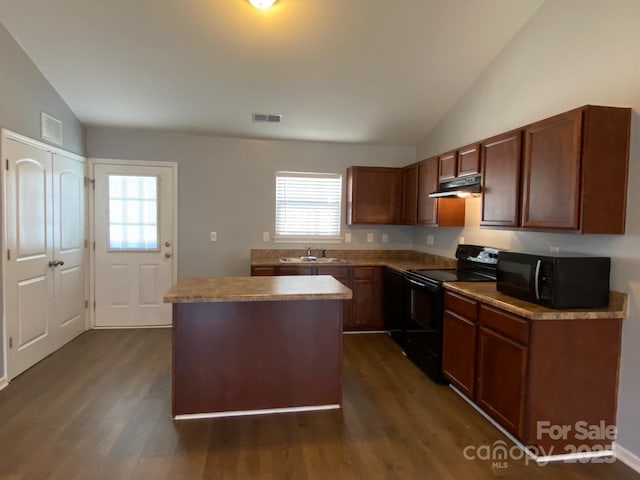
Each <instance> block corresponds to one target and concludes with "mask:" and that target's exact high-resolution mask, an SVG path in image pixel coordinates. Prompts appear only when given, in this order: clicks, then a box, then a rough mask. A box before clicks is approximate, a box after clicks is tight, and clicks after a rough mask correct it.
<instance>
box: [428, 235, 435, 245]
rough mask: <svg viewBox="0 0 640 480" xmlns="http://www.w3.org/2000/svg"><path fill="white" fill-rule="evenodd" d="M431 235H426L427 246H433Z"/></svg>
mask: <svg viewBox="0 0 640 480" xmlns="http://www.w3.org/2000/svg"><path fill="white" fill-rule="evenodd" d="M433 240H434V239H433V235H427V245H433Z"/></svg>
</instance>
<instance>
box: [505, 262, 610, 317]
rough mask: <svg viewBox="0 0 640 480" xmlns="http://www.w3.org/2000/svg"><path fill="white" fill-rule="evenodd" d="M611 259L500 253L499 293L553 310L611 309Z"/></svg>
mask: <svg viewBox="0 0 640 480" xmlns="http://www.w3.org/2000/svg"><path fill="white" fill-rule="evenodd" d="M610 271H611V259H610V258H609V257H588V256H560V255H556V256H547V255H532V254H528V253H518V252H500V253H499V254H498V265H497V272H496V279H497V284H496V286H497V289H498V291H500V292H502V293H505V294H506V295H509V296H512V297H516V298H519V299H522V300H526V301H528V302H533V303H537V304H540V305H544V306H545V307H550V308H603V307H606V306H608V305H609V273H610Z"/></svg>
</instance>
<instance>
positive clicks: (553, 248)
mask: <svg viewBox="0 0 640 480" xmlns="http://www.w3.org/2000/svg"><path fill="white" fill-rule="evenodd" d="M549 251H550V252H551V253H560V247H549Z"/></svg>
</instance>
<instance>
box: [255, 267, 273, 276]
mask: <svg viewBox="0 0 640 480" xmlns="http://www.w3.org/2000/svg"><path fill="white" fill-rule="evenodd" d="M273 275H276V267H251V276H252V277H270V276H273Z"/></svg>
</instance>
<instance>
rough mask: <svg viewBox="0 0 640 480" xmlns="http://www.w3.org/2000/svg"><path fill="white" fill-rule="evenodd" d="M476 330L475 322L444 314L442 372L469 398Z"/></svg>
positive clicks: (470, 394)
mask: <svg viewBox="0 0 640 480" xmlns="http://www.w3.org/2000/svg"><path fill="white" fill-rule="evenodd" d="M476 328H477V327H476V324H475V322H473V321H471V320H469V319H467V318H464V317H462V316H460V315H458V314H456V313H453V312H451V311H449V310H446V311H445V312H444V323H443V341H442V372H443V373H444V375H445V376H446V377H447V378H448V379H449V380H451V383H453V384H454V385H455V386H456V387H458V389H459V390H460V391H461V392H462V393H464V394H465V395H466V396H467V397H469V398H473V393H474V384H475V358H476Z"/></svg>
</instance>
